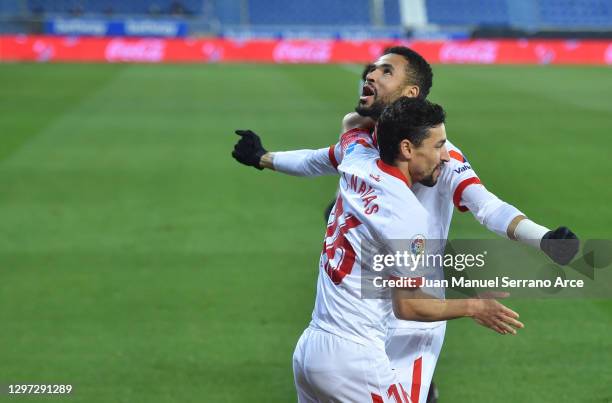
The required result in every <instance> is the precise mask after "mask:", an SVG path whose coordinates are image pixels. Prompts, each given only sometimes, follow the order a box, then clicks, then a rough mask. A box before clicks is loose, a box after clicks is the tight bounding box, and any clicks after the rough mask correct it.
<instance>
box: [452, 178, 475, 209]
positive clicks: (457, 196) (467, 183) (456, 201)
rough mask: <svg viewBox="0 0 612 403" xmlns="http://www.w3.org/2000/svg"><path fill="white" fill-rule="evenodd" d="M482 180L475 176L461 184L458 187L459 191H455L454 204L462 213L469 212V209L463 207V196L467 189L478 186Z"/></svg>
mask: <svg viewBox="0 0 612 403" xmlns="http://www.w3.org/2000/svg"><path fill="white" fill-rule="evenodd" d="M479 183H481V182H480V179H478V178H477V177H475V176H473V177H471V178H467V179H465V180H463V182H461V183H460V184H459V186H457V189H455V194H453V204H454V205H455V207H457V209H458V210H459V211H461V212H466V211H468V208H467V207H464V206H462V205H461V204H460V203H461V195H463V191H464V190H465V188H466V187H468V186H470V185H476V184H479Z"/></svg>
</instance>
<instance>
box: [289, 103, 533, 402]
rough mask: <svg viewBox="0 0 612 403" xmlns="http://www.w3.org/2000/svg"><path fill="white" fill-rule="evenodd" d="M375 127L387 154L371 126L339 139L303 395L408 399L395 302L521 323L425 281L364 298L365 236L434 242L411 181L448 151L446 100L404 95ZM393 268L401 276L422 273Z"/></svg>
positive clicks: (419, 312)
mask: <svg viewBox="0 0 612 403" xmlns="http://www.w3.org/2000/svg"><path fill="white" fill-rule="evenodd" d="M378 128H379V130H378V143H379V147H380V156H379V152H378V150H377V148H376V145H375V141H374V139H373V138H372V136H371V134H370V131H369V130H362V129H359V128H356V129H354V130H349V131H347V132H346V133H344V134H343V135H342V136H341V138H340V142H339V146H338V149H337V152H338V153H339V156H340V157H341V159H342V162H341V163H340V164H339V166H338V172H339V174H340V181H339V194H338V197H337V199H336V203H335V207H334V210H333V212H332V214H331V216H330V219H329V222H328V226H327V230H326V234H325V241H324V246H323V251H322V253H321V258H320V260H319V276H318V280H317V296H316V300H315V307H314V310H313V314H312V321H311V322H310V325H309V326H308V328H307V329H306V330H305V331H304V333H303V334H302V336H301V337H300V340H299V341H298V343H297V346H296V348H295V352H294V356H293V368H294V377H295V384H296V388H297V393H298V401H299V402H300V403H305V402H355V403H363V402H368V401H370V402H374V403H378V402H381V403H382V402H387V401H389V402H396V403H408V402H410V399H409V397H408V394H407V392H406V388H405V386H404V385H403V384H402V382H400V381H398V379H397V378H396V375H395V373H394V371H393V369H392V366H391V363H390V362H389V359H388V357H387V355H386V352H385V340H386V332H387V324H386V321H387V319H388V316H389V315H390V312H391V309H393V311H394V313H395V316H396V317H398V318H400V319H405V320H423V321H440V320H449V319H455V318H461V317H468V316H469V317H473V318H474V319H475V320H476V321H477V323H480V324H482V325H484V326H487V327H489V328H491V329H493V330H495V331H497V332H500V333H505V332H514V331H515V328H521V327H523V324H522V323H521V322H519V321H518V320H517V318H518V314H516V313H515V312H513V311H512V310H510V309H508V308H507V307H505V306H504V305H502V304H500V303H499V302H497V301H496V300H494V299H462V300H443V299H436V298H423V297H427V296H425V295H423V292H422V291H421V290H420V289H418V288H394V289H393V290H392V302H393V304H391V302H390V301H389V300H388V299H382V298H381V299H365V298H362V276H363V275H364V271H365V270H367V267H368V265H367V262H365V261H364V260H362V259H364V255H363V254H362V253H361V252H362V248H363V245H364V244H367V245H370V247H371V248H373V249H374V250H376V251H378V252H383V253H385V254H391V255H393V254H394V252H395V251H398V250H397V249H396V246H395V245H396V244H394V243H392V242H391V240H398V239H403V240H411V241H412V243H411V245H412V244H414V242H418V240H424V242H427V241H426V240H425V239H426V238H428V232H429V229H430V226H429V218H430V217H429V213H428V212H427V211H426V210H425V208H424V207H423V206H422V205H421V204H420V203H419V201H418V200H417V198H416V197H415V195H414V193H413V192H412V191H411V189H410V188H411V187H412V186H413V185H414V184H416V183H417V182H420V183H435V182H436V181H437V178H438V177H439V175H440V172H441V169H442V166H443V165H444V163H445V162H448V160H449V159H450V157H449V154H448V152H447V150H446V146H445V143H446V132H445V127H444V111H443V109H442V107H440V106H439V105H435V104H431V103H429V102H428V101H425V100H421V99H417V98H407V97H401V98H399V99H398V100H397V101H396V102H394V103H393V104H392V105H390V106H389V107H387V108H386V109H385V111H384V112H383V114H382V116H381V117H380V121H379V123H378ZM392 270H393V271H392V273H390V274H392V275H394V276H397V277H401V278H406V277H418V276H419V275H421V274H422V272H419V271H418V270H417V271H407V272H404V271H403V270H402V269H401V268H397V267H396V268H394V269H392Z"/></svg>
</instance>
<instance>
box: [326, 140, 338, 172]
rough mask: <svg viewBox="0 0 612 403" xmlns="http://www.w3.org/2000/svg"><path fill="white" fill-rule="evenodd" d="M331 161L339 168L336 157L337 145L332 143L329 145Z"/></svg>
mask: <svg viewBox="0 0 612 403" xmlns="http://www.w3.org/2000/svg"><path fill="white" fill-rule="evenodd" d="M328 155H329V162H331V164H332V165H333V166H334V168H335V169H338V160H337V159H336V145H335V144H332V145H331V146H329V151H328Z"/></svg>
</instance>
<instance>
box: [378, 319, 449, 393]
mask: <svg viewBox="0 0 612 403" xmlns="http://www.w3.org/2000/svg"><path fill="white" fill-rule="evenodd" d="M445 332H446V322H444V323H442V324H440V325H439V326H436V327H432V328H422V329H419V328H391V329H389V330H388V331H387V341H386V343H385V350H386V351H387V356H388V357H389V360H390V361H391V368H393V370H394V371H395V373H396V376H397V378H398V380H399V381H400V382H401V384H403V385H406V387H409V388H410V390H407V392H409V393H410V398H411V399H412V401H413V402H414V403H425V402H426V401H427V393H428V392H429V385H430V384H431V378H433V374H434V370H435V369H436V363H437V362H438V357H439V356H440V350H441V349H442V343H443V342H444V333H445Z"/></svg>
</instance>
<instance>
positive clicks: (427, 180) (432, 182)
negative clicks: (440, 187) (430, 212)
mask: <svg viewBox="0 0 612 403" xmlns="http://www.w3.org/2000/svg"><path fill="white" fill-rule="evenodd" d="M443 166H444V164H440V165H438V166H437V167H435V168H434V170H433V171H431V173H430V174H429V175H427V176H426V177H424V178H423V179H421V180H420V181H419V183H420V184H421V185H423V186H427V187H429V188H431V187H434V186H436V183H438V179H440V175H442V167H443ZM438 168H440V174H439V175H438V177H437V178H434V173H435V172H436V169H438Z"/></svg>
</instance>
